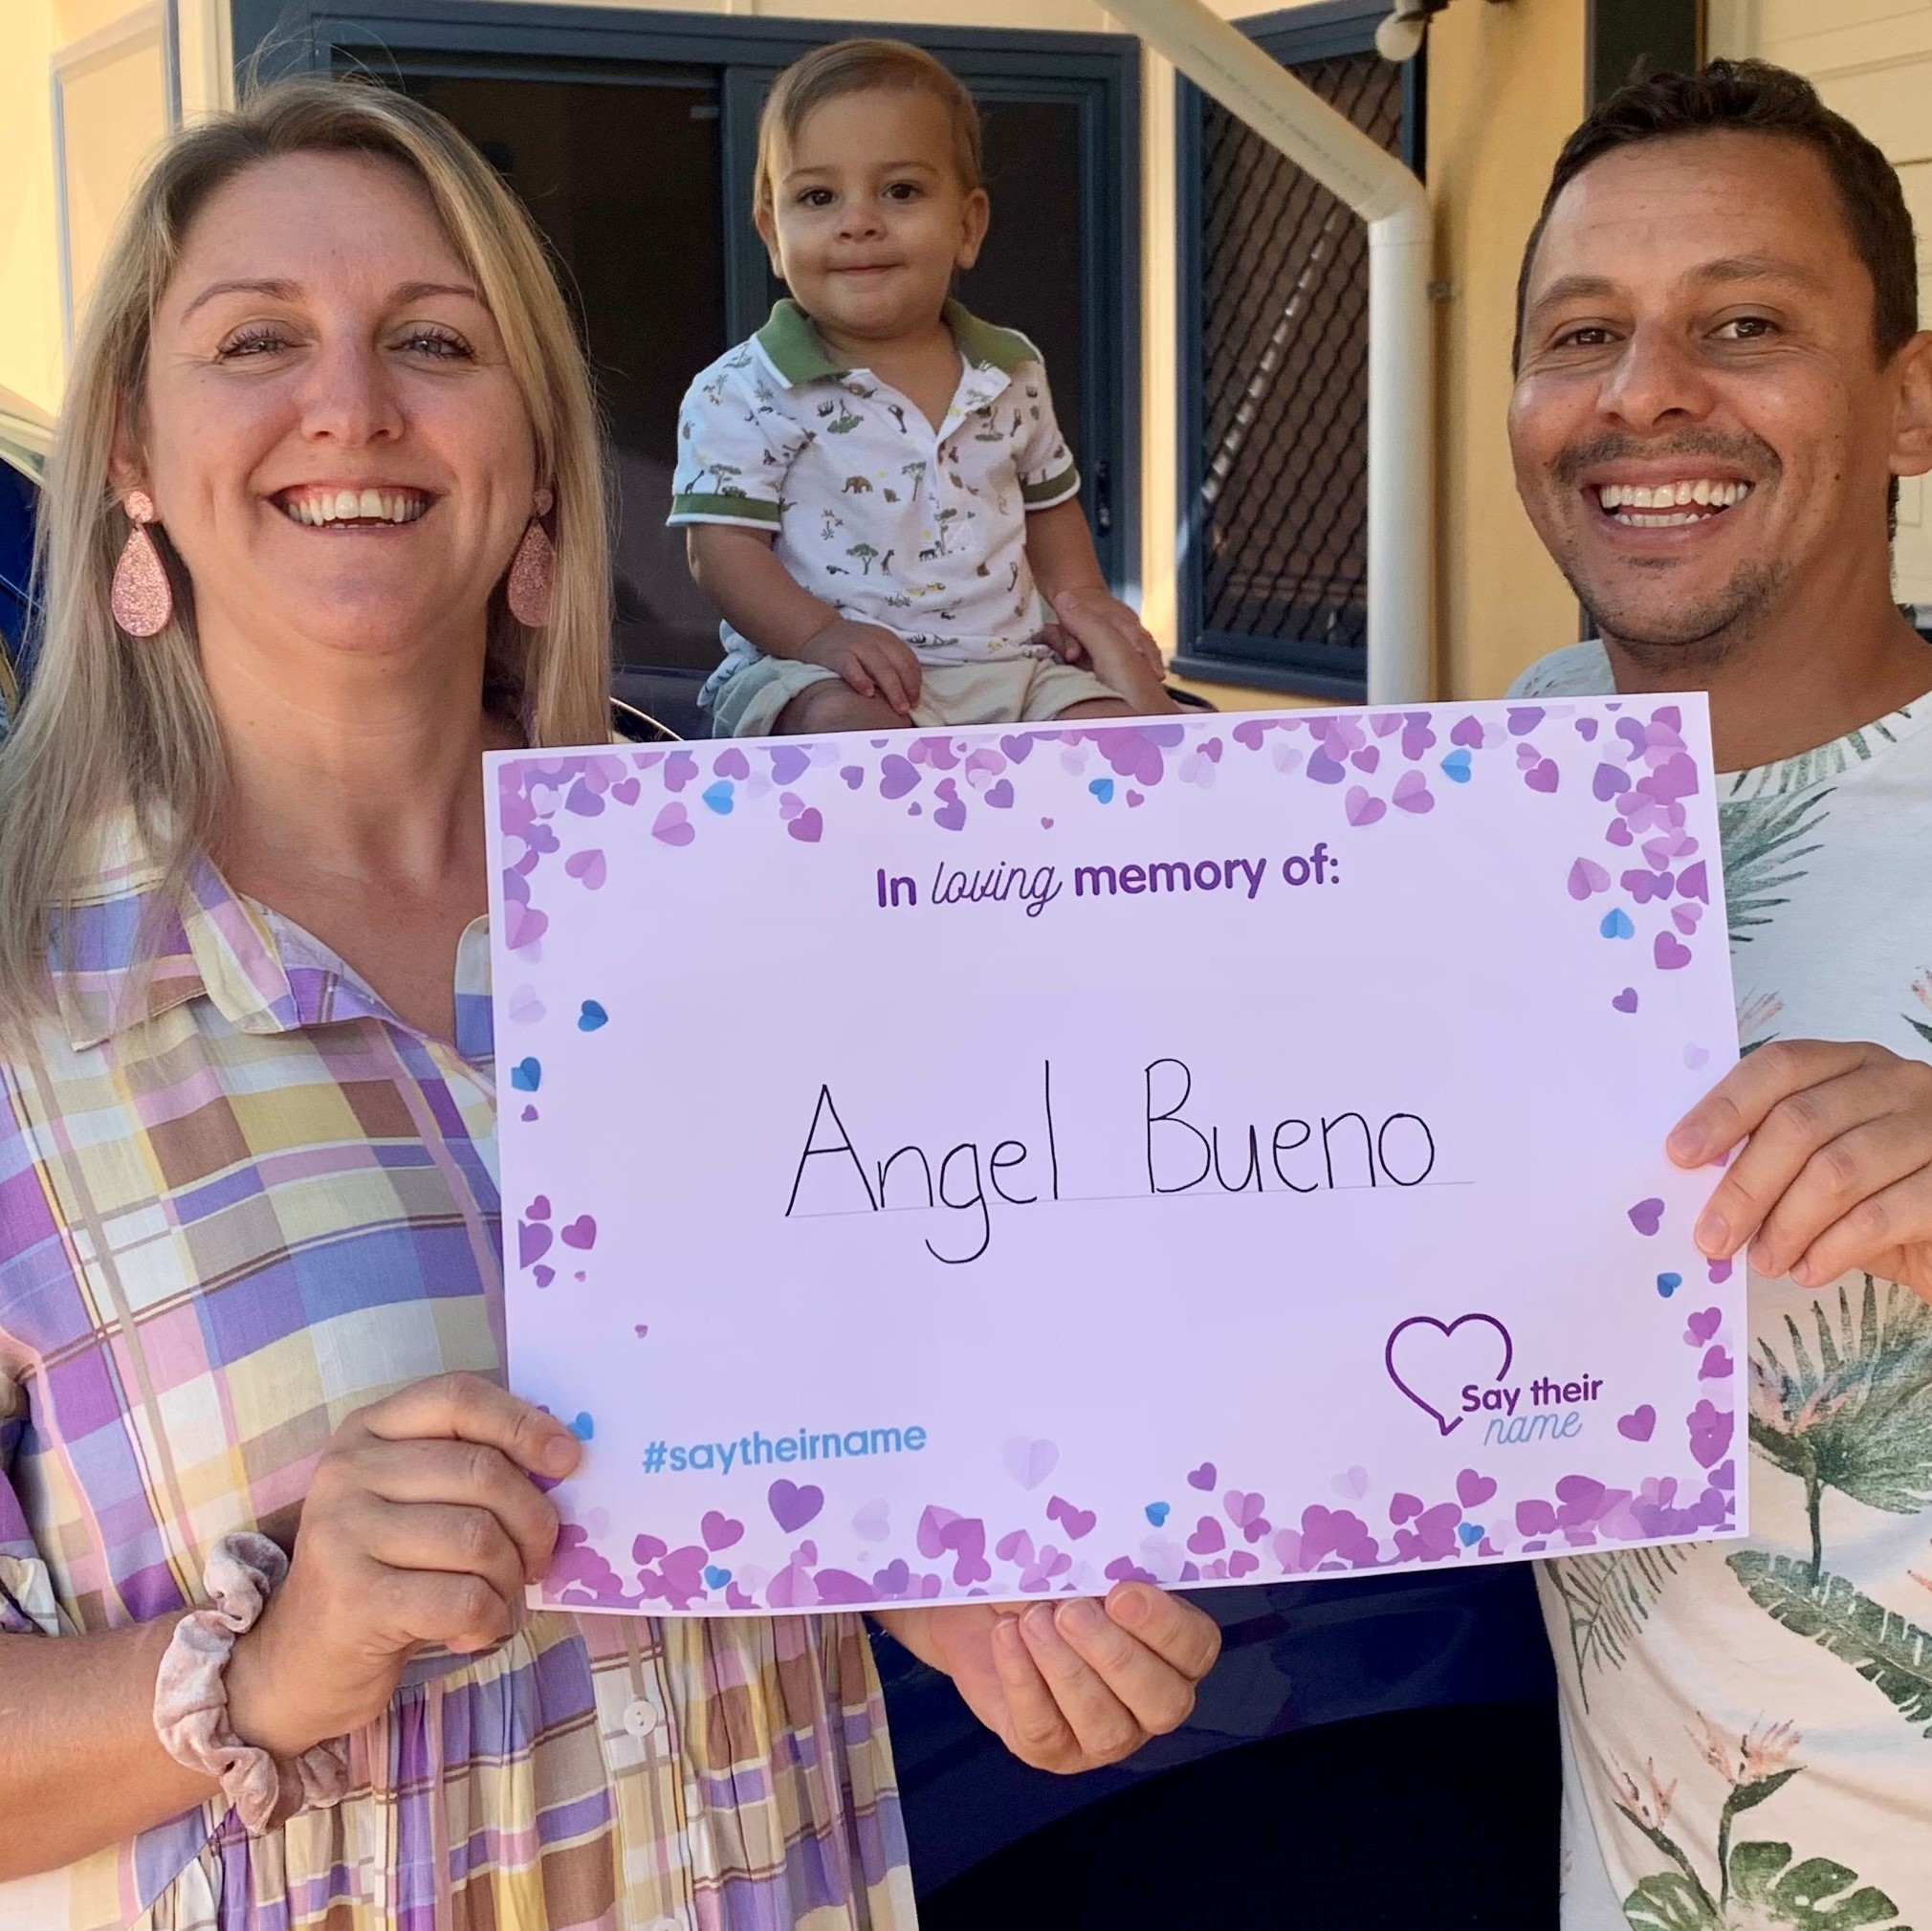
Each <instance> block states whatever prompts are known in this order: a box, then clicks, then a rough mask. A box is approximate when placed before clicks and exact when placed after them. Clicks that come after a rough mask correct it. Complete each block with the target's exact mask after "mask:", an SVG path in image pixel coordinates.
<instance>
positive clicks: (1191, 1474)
mask: <svg viewBox="0 0 1932 1931" xmlns="http://www.w3.org/2000/svg"><path fill="white" fill-rule="evenodd" d="M1187 1485H1188V1486H1189V1487H1190V1488H1199V1489H1209V1488H1212V1487H1213V1486H1214V1485H1215V1465H1214V1463H1213V1462H1211V1461H1204V1462H1202V1463H1201V1465H1200V1466H1199V1467H1198V1468H1191V1469H1189V1470H1188V1476H1187Z"/></svg>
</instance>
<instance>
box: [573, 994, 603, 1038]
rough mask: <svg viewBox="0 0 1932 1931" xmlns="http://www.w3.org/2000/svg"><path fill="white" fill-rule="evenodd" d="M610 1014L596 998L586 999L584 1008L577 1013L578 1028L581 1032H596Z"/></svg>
mask: <svg viewBox="0 0 1932 1931" xmlns="http://www.w3.org/2000/svg"><path fill="white" fill-rule="evenodd" d="M609 1018H610V1015H609V1014H608V1013H607V1012H605V1011H604V1008H603V1007H602V1006H601V1005H599V1004H598V1003H597V1001H596V1000H595V999H585V1000H584V1002H583V1010H582V1012H580V1013H579V1014H578V1015H577V1030H578V1031H579V1032H580V1033H594V1032H595V1031H596V1030H597V1029H598V1027H599V1026H601V1025H603V1024H604V1022H605V1020H608V1019H609Z"/></svg>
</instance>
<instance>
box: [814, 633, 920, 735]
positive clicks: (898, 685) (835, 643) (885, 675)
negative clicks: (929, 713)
mask: <svg viewBox="0 0 1932 1931" xmlns="http://www.w3.org/2000/svg"><path fill="white" fill-rule="evenodd" d="M798 654H799V656H800V657H801V659H802V660H803V661H804V662H805V663H807V664H822V665H823V666H824V668H825V669H827V670H836V671H837V672H838V673H839V675H840V676H841V677H843V678H844V679H845V682H846V683H847V684H848V685H850V686H851V688H852V689H853V690H854V691H857V692H858V693H859V695H860V696H861V697H882V698H884V699H885V701H886V702H887V703H888V704H889V705H890V706H891V707H892V709H893V710H894V711H896V712H898V713H899V714H900V715H901V716H902V717H911V714H912V707H913V705H915V704H916V703H917V702H918V701H919V660H918V658H916V657H915V656H913V654H912V652H911V648H910V647H908V646H907V644H906V643H905V641H904V640H903V639H901V638H898V637H895V636H893V634H892V633H891V632H890V631H889V630H888V629H887V628H886V627H885V625H881V624H855V623H853V622H852V620H851V619H850V618H848V617H840V618H837V619H835V620H834V621H833V622H832V623H830V624H827V625H825V627H824V628H823V630H821V631H819V632H818V634H817V635H816V636H813V637H808V638H807V639H806V640H805V642H804V643H803V644H802V645H801V646H800V647H799V652H798Z"/></svg>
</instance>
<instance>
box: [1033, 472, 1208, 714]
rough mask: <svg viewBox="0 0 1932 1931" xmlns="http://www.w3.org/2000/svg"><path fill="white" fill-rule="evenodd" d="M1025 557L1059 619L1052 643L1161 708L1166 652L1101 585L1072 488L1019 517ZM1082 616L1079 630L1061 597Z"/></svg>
mask: <svg viewBox="0 0 1932 1931" xmlns="http://www.w3.org/2000/svg"><path fill="white" fill-rule="evenodd" d="M1026 562H1027V567H1028V568H1029V569H1030V570H1031V571H1032V572H1033V581H1034V582H1035V583H1036V584H1038V585H1039V588H1040V594H1041V595H1042V596H1043V597H1044V598H1045V599H1046V603H1047V606H1048V608H1050V609H1051V610H1052V611H1053V613H1054V615H1055V616H1056V617H1059V618H1060V619H1061V622H1062V625H1063V626H1064V627H1063V632H1062V635H1061V637H1060V638H1057V639H1056V640H1055V647H1056V648H1058V649H1059V650H1060V652H1061V654H1062V655H1063V656H1064V657H1065V658H1066V659H1067V661H1068V662H1069V663H1077V662H1078V661H1079V660H1080V659H1081V658H1083V657H1085V658H1086V659H1087V661H1088V662H1089V663H1090V664H1091V665H1092V667H1093V672H1094V675H1095V676H1097V677H1099V678H1100V679H1101V680H1102V681H1103V682H1104V683H1107V684H1110V685H1111V686H1112V687H1113V688H1114V690H1116V691H1119V692H1120V694H1121V695H1122V696H1123V697H1125V698H1127V699H1128V700H1129V701H1130V702H1131V703H1133V704H1135V705H1137V706H1139V707H1141V708H1143V709H1147V710H1153V711H1166V710H1169V709H1170V708H1172V707H1171V705H1170V703H1169V701H1168V699H1167V696H1166V684H1165V678H1166V674H1167V660H1166V659H1165V658H1164V657H1162V655H1161V652H1160V646H1159V645H1158V644H1156V643H1155V642H1154V640H1153V636H1152V635H1151V634H1150V633H1149V631H1148V629H1147V627H1146V625H1143V624H1142V623H1141V621H1140V618H1139V615H1138V614H1137V613H1136V612H1135V610H1134V609H1133V607H1132V606H1131V604H1128V603H1122V602H1121V601H1120V599H1119V598H1118V597H1116V596H1115V595H1114V594H1113V592H1112V591H1110V590H1109V588H1108V587H1107V579H1106V578H1105V577H1103V576H1102V575H1101V573H1100V559H1099V558H1098V557H1097V556H1095V555H1094V550H1093V538H1092V537H1090V536H1089V535H1088V534H1087V516H1086V514H1085V513H1084V512H1083V511H1082V509H1081V507H1080V499H1079V498H1078V497H1077V496H1069V497H1068V498H1067V499H1066V501H1065V502H1064V503H1056V504H1055V505H1054V506H1053V508H1052V509H1050V510H1034V511H1031V512H1030V513H1029V514H1028V516H1027V518H1026ZM1069 598H1070V599H1072V600H1073V602H1072V604H1071V606H1070V607H1072V608H1075V609H1077V610H1078V611H1079V612H1080V613H1081V616H1082V619H1083V621H1082V622H1081V624H1080V625H1079V628H1078V630H1077V631H1076V630H1075V628H1074V626H1073V625H1072V624H1071V623H1070V622H1068V621H1067V615H1066V609H1065V608H1063V600H1065V599H1069Z"/></svg>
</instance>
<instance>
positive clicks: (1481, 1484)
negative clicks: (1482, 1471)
mask: <svg viewBox="0 0 1932 1931" xmlns="http://www.w3.org/2000/svg"><path fill="white" fill-rule="evenodd" d="M1495 1493H1496V1481H1495V1478H1494V1477H1493V1476H1488V1475H1479V1474H1478V1473H1477V1472H1476V1470H1475V1469H1473V1468H1465V1469H1464V1470H1463V1471H1462V1472H1461V1474H1460V1475H1459V1476H1458V1477H1457V1478H1456V1499H1457V1501H1458V1502H1460V1503H1461V1504H1462V1506H1463V1507H1464V1508H1481V1507H1482V1504H1483V1503H1485V1502H1487V1501H1488V1500H1489V1498H1490V1497H1491V1496H1492V1495H1494V1494H1495Z"/></svg>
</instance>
